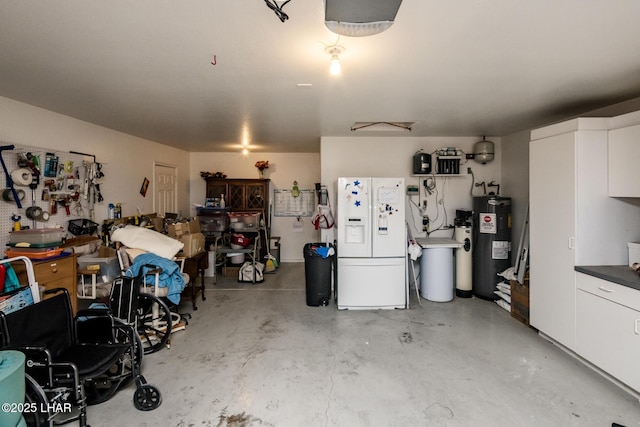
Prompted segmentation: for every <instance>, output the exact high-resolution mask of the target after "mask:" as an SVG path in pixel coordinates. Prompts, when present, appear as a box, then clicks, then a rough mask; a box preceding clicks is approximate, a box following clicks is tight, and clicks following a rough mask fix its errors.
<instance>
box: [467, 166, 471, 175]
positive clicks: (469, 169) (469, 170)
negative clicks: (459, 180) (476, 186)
mask: <svg viewBox="0 0 640 427" xmlns="http://www.w3.org/2000/svg"><path fill="white" fill-rule="evenodd" d="M467 174H469V175H471V168H470V167H469V168H467Z"/></svg>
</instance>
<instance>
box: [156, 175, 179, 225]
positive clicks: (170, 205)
mask: <svg viewBox="0 0 640 427" xmlns="http://www.w3.org/2000/svg"><path fill="white" fill-rule="evenodd" d="M153 184H154V187H153V188H154V194H153V196H154V197H153V209H154V211H155V212H156V213H157V214H158V215H160V216H164V214H165V213H166V212H175V213H177V208H178V202H177V199H178V168H176V167H175V166H169V165H162V164H155V165H154V180H153Z"/></svg>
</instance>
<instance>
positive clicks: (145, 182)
mask: <svg viewBox="0 0 640 427" xmlns="http://www.w3.org/2000/svg"><path fill="white" fill-rule="evenodd" d="M148 189H149V180H148V179H147V178H146V177H145V179H144V180H142V186H141V187H140V194H142V197H147V190H148Z"/></svg>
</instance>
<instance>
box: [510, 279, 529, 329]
mask: <svg viewBox="0 0 640 427" xmlns="http://www.w3.org/2000/svg"><path fill="white" fill-rule="evenodd" d="M509 283H510V284H511V317H513V318H514V319H517V320H519V321H520V322H522V323H524V324H525V325H527V326H529V278H528V277H527V278H525V279H524V284H522V283H520V282H518V281H517V280H511V281H510V282H509Z"/></svg>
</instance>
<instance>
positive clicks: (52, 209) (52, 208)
mask: <svg viewBox="0 0 640 427" xmlns="http://www.w3.org/2000/svg"><path fill="white" fill-rule="evenodd" d="M57 213H58V196H57V195H56V194H51V196H50V198H49V214H50V215H55V214H57Z"/></svg>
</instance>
